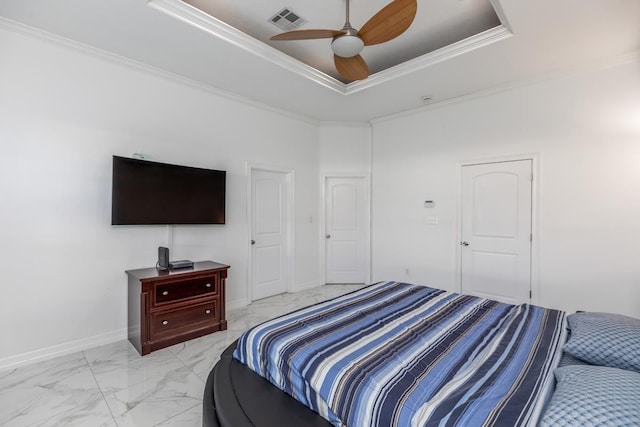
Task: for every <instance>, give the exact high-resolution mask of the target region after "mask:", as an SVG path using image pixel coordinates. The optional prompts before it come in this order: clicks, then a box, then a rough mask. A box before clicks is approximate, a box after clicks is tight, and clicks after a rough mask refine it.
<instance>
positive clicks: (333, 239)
mask: <svg viewBox="0 0 640 427" xmlns="http://www.w3.org/2000/svg"><path fill="white" fill-rule="evenodd" d="M365 191H366V180H365V178H364V177H326V178H325V265H326V271H325V282H326V283H365V281H366V278H367V270H368V262H367V260H368V250H367V248H368V220H367V218H368V215H367V213H368V207H367V206H366V193H365Z"/></svg>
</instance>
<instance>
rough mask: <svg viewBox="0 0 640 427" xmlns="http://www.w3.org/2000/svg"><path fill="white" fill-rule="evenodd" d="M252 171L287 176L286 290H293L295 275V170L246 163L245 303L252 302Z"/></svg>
mask: <svg viewBox="0 0 640 427" xmlns="http://www.w3.org/2000/svg"><path fill="white" fill-rule="evenodd" d="M253 171H266V172H277V173H283V174H286V176H287V195H286V197H287V216H288V220H287V240H286V246H287V247H286V250H285V252H286V255H285V256H286V263H287V268H286V270H285V274H286V275H287V292H292V291H293V280H294V277H295V251H294V250H293V249H294V248H293V242H295V239H294V234H293V233H294V227H293V224H294V218H295V217H294V206H293V201H294V200H293V188H294V187H293V185H294V178H295V171H294V170H293V169H289V168H281V167H275V166H268V165H260V164H253V163H247V238H246V245H247V246H246V248H247V261H248V262H247V304H251V303H252V302H253V251H252V250H251V237H252V236H253V228H252V227H253V217H252V215H253V212H252V209H251V207H252V206H253V205H252V200H253V199H252V198H253V194H252V186H251V182H252V179H253Z"/></svg>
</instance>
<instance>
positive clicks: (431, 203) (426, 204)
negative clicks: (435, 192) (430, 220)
mask: <svg viewBox="0 0 640 427" xmlns="http://www.w3.org/2000/svg"><path fill="white" fill-rule="evenodd" d="M435 206H436V202H434V201H433V200H425V201H424V207H425V208H433V207H435Z"/></svg>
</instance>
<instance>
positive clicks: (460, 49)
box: [346, 25, 513, 95]
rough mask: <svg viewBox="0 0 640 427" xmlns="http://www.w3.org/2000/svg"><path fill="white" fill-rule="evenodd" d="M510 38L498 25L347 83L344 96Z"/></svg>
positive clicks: (510, 34) (507, 32)
mask: <svg viewBox="0 0 640 427" xmlns="http://www.w3.org/2000/svg"><path fill="white" fill-rule="evenodd" d="M511 36H513V33H512V32H511V31H509V30H508V29H507V28H506V27H504V26H503V25H499V26H497V27H494V28H491V29H489V30H486V31H483V32H482V33H479V34H476V35H475V36H471V37H467V38H466V39H464V40H460V41H459V42H456V43H453V44H450V45H449V46H445V47H443V48H440V49H438V50H434V51H433V52H429V53H426V54H424V55H422V56H419V57H417V58H414V59H411V60H409V61H406V62H403V63H402V64H398V65H396V66H394V67H391V68H388V69H386V70H383V71H380V72H378V73H375V74H373V75H371V76H369V78H367V79H366V80H360V81H357V82H352V83H349V84H348V85H346V95H350V94H352V93H356V92H360V91H361V90H365V89H368V88H370V87H373V86H377V85H379V84H381V83H385V82H388V81H390V80H393V79H395V78H398V77H401V76H404V75H407V74H409V73H412V72H414V71H417V70H421V69H423V68H427V67H430V66H432V65H435V64H437V63H439V62H443V61H446V60H448V59H451V58H454V57H456V56H458V55H462V54H465V53H468V52H471V51H473V50H476V49H479V48H481V47H484V46H487V45H490V44H492V43H496V42H499V41H500V40H504V39H506V38H509V37H511Z"/></svg>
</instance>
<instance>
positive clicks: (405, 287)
mask: <svg viewBox="0 0 640 427" xmlns="http://www.w3.org/2000/svg"><path fill="white" fill-rule="evenodd" d="M565 317H566V316H565V313H564V312H562V311H558V310H551V309H546V308H542V307H537V306H533V305H529V304H522V305H510V304H504V303H500V302H496V301H492V300H488V299H484V298H479V297H473V296H468V295H460V294H457V293H453V292H447V291H443V290H439V289H434V288H429V287H424V286H418V285H412V284H407V283H401V282H384V283H378V284H375V285H371V286H369V287H367V288H364V289H361V290H359V291H356V292H354V293H351V294H348V295H345V296H342V297H339V298H335V299H333V300H330V301H326V302H324V303H320V304H317V305H314V306H311V307H307V308H304V309H301V310H298V311H295V312H293V313H290V314H287V315H284V316H281V317H278V318H276V319H273V320H271V321H268V322H265V323H263V324H261V325H258V326H256V327H254V328H252V329H250V330H248V331H247V332H245V333H244V334H243V335H242V336H241V337H240V339H239V341H238V346H237V348H236V350H235V352H234V358H235V359H237V360H238V361H240V362H241V363H243V364H244V365H246V366H247V367H249V368H250V369H251V370H253V371H255V372H256V373H257V374H259V375H260V376H262V377H263V378H265V379H266V380H268V381H269V382H270V383H272V384H273V385H275V386H276V387H278V388H279V389H281V390H283V391H285V392H286V393H287V394H289V395H291V396H292V397H294V398H295V399H296V400H298V401H299V402H301V403H302V404H304V405H306V406H307V407H309V408H311V409H312V410H313V411H315V412H317V413H318V414H320V415H321V416H322V417H324V418H325V419H327V420H328V421H329V422H330V423H331V424H333V425H335V426H362V427H365V426H427V425H451V426H455V425H457V426H505V425H509V426H525V425H535V424H536V423H537V422H538V419H539V417H540V415H541V413H542V411H543V409H544V406H545V404H546V402H547V400H548V397H549V395H550V394H551V391H552V387H553V369H554V368H555V367H556V366H557V365H558V361H559V359H560V356H561V353H562V352H561V348H562V344H563V343H564V340H565V338H566V337H565V335H566V325H565Z"/></svg>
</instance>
